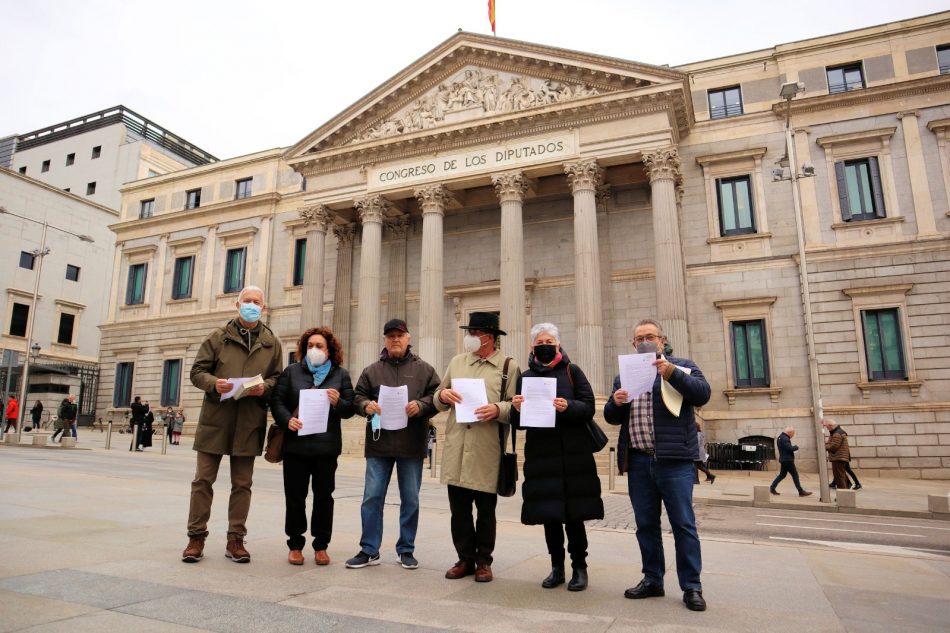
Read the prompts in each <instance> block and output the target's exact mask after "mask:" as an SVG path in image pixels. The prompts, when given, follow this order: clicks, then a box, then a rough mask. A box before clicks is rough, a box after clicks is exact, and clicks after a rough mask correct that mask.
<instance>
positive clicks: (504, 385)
mask: <svg viewBox="0 0 950 633" xmlns="http://www.w3.org/2000/svg"><path fill="white" fill-rule="evenodd" d="M509 365H511V357H510V356H508V357H506V358H505V366H504V367H503V368H502V370H501V391H500V392H499V393H498V397H499V399H503V398H504V397H505V392H507V391H508V366H509ZM499 411H501V409H500V408H499ZM515 433H517V429H515V428H514V427H512V429H511V452H512V453H514V452H515ZM498 441H499V443H500V444H501V453H502V455H504V454H505V431H504V429H503V428H501V423H499V424H498Z"/></svg>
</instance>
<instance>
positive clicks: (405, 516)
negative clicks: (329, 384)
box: [346, 319, 439, 569]
mask: <svg viewBox="0 0 950 633" xmlns="http://www.w3.org/2000/svg"><path fill="white" fill-rule="evenodd" d="M383 336H384V337H385V342H386V347H385V348H384V349H383V351H382V353H381V354H380V355H379V360H378V361H376V362H375V363H373V364H371V365H369V366H368V367H367V368H366V369H364V370H363V373H362V374H361V375H360V378H359V380H358V381H357V383H356V389H355V392H354V398H353V404H354V406H355V408H356V411H357V412H358V413H360V414H362V415H364V416H367V417H369V418H370V420H369V421H367V423H366V443H365V445H366V449H365V454H366V480H365V484H364V488H363V505H362V506H361V508H360V516H361V518H362V522H363V533H362V535H361V536H360V551H359V552H358V553H357V554H356V556H354V557H353V558H351V559H349V560H348V561H346V566H347V567H348V568H349V569H359V568H361V567H367V566H370V565H378V564H379V546H380V544H381V543H382V539H383V506H384V504H385V501H386V490H387V489H388V488H389V480H390V478H391V477H392V474H393V467H394V466H395V468H396V478H397V480H398V481H399V540H398V541H396V556H398V557H399V564H400V565H402V566H403V568H405V569H416V568H417V567H418V566H419V563H418V561H417V560H416V558H415V556H414V555H413V554H414V551H415V541H416V530H417V528H418V527H419V490H420V488H421V486H422V462H423V460H424V459H425V456H426V449H427V447H428V431H429V419H430V418H431V417H432V416H433V415H435V413H436V410H435V406H434V405H433V404H432V395H433V394H434V393H435V389H436V387H438V386H439V376H438V374H436V373H435V369H433V367H432V365H430V364H429V363H427V362H425V361H424V360H422V359H421V358H419V357H418V356H416V355H415V354H414V353H413V352H412V348H411V346H410V343H411V341H412V336H411V335H410V334H409V328H408V327H407V326H406V322H405V321H403V320H402V319H391V320H390V321H388V322H387V323H386V325H385V326H384V327H383ZM382 387H396V388H398V387H405V388H406V391H407V393H406V398H407V400H408V403H407V404H406V405H405V406H404V413H405V415H406V417H407V419H408V420H407V424H406V426H405V427H402V428H389V429H387V428H382V427H381V425H380V426H379V427H378V428H377V424H376V421H378V420H379V418H378V417H377V416H380V415H381V414H382V413H383V408H384V406H387V405H384V404H381V403H380V400H382V398H380V390H381V388H382ZM387 391H388V390H387ZM388 406H396V405H388ZM388 413H390V411H387V414H388ZM397 426H398V425H397Z"/></svg>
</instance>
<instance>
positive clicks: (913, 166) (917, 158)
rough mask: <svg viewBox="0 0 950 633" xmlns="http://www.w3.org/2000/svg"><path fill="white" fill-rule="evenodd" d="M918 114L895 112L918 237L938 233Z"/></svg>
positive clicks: (911, 111)
mask: <svg viewBox="0 0 950 633" xmlns="http://www.w3.org/2000/svg"><path fill="white" fill-rule="evenodd" d="M919 116H920V113H918V112H917V111H916V110H908V111H906V112H899V113H898V114H897V118H898V119H899V120H900V122H901V125H902V126H903V130H904V147H905V149H906V151H907V166H908V167H909V169H908V173H909V175H910V189H911V193H912V194H913V197H914V215H915V216H916V218H917V235H918V236H919V237H933V236H936V235H938V233H937V221H936V218H935V217H934V205H933V200H932V199H931V197H930V183H929V182H928V181H927V165H926V163H925V161H924V148H923V145H922V144H921V142H920V121H919Z"/></svg>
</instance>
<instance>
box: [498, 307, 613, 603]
mask: <svg viewBox="0 0 950 633" xmlns="http://www.w3.org/2000/svg"><path fill="white" fill-rule="evenodd" d="M531 338H532V341H533V343H532V352H531V354H529V356H528V369H527V371H525V372H524V373H522V374H521V378H519V379H518V390H517V393H518V395H517V396H515V397H514V399H513V400H512V402H511V403H512V405H513V407H514V410H513V411H512V412H511V416H512V417H511V423H512V424H514V425H516V426H520V422H521V405H522V404H523V403H524V396H523V395H521V393H522V391H521V388H522V382H523V380H524V379H525V378H535V377H541V378H555V379H556V380H557V391H556V397H555V399H554V408H555V411H556V414H555V419H554V427H553V428H537V427H531V428H528V429H527V435H526V438H525V447H524V467H523V469H524V485H523V486H522V487H521V495H522V497H523V499H524V503H523V505H522V506H521V522H522V523H524V524H526V525H537V524H543V525H544V540H545V541H546V543H547V546H548V553H549V554H550V555H551V573H550V574H549V575H548V577H547V578H545V579H544V580H543V581H542V583H541V586H542V587H545V588H547V589H550V588H552V587H557V586H558V585H561V584H564V581H565V576H564V559H565V554H564V534H565V532H566V533H567V551H568V552H569V553H570V555H571V567H572V568H573V575H572V577H571V581H570V583H569V584H568V587H567V588H568V590H570V591H583V590H584V589H586V588H587V532H586V530H585V528H584V521H588V520H592V519H602V518H604V503H603V501H602V500H601V498H600V477H598V475H597V466H596V464H595V463H594V455H593V442H592V439H591V436H590V432H589V431H588V429H587V421H588V420H590V419H591V418H592V417H593V416H594V391H593V389H591V386H590V383H589V382H588V381H587V377H586V376H585V375H584V372H583V371H581V369H580V368H579V367H578V366H577V365H574V364H572V363H571V361H570V359H569V358H568V357H567V354H566V353H565V352H564V350H562V349H561V344H560V333H559V332H558V329H557V326H555V325H554V324H552V323H541V324H538V325H536V326H534V327H533V328H532V329H531Z"/></svg>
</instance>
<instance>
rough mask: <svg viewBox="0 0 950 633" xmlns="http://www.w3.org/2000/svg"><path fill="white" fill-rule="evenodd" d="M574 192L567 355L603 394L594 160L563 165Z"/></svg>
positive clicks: (598, 170)
mask: <svg viewBox="0 0 950 633" xmlns="http://www.w3.org/2000/svg"><path fill="white" fill-rule="evenodd" d="M564 173H566V174H567V179H568V182H569V183H570V185H571V191H572V192H573V193H574V299H575V305H576V310H575V314H576V325H575V327H576V329H577V348H576V349H573V350H571V355H572V356H574V357H576V358H577V362H578V363H579V364H580V366H581V368H583V370H584V372H585V373H586V374H587V378H588V379H589V380H590V384H591V385H592V386H593V388H594V393H595V394H596V395H603V394H604V324H603V323H604V322H603V308H602V303H601V295H600V252H599V250H598V245H597V241H598V240H597V198H596V195H597V186H598V185H599V184H600V181H601V178H602V176H603V172H602V170H601V168H600V166H599V165H598V164H597V161H596V160H594V159H585V160H579V161H577V162H574V163H569V164H567V165H564Z"/></svg>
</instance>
